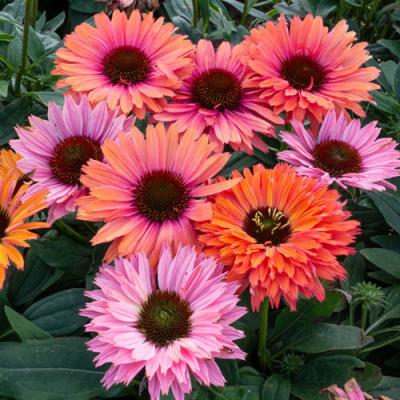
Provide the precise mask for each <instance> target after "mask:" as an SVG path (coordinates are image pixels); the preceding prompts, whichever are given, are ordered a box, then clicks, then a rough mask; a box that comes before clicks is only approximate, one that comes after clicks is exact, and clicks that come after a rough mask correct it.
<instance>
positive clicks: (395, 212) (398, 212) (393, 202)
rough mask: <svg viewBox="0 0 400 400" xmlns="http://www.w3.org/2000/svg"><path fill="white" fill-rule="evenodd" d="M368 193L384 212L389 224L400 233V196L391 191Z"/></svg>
mask: <svg viewBox="0 0 400 400" xmlns="http://www.w3.org/2000/svg"><path fill="white" fill-rule="evenodd" d="M368 195H369V197H370V198H371V199H372V201H373V202H374V203H375V205H376V207H377V208H378V210H379V211H380V212H381V213H382V215H383V217H384V218H385V221H386V222H387V224H388V225H389V226H391V227H392V228H393V229H394V230H395V231H396V232H397V233H400V202H399V200H400V197H399V196H398V195H395V194H392V193H390V192H387V193H386V192H382V193H381V192H369V193H368Z"/></svg>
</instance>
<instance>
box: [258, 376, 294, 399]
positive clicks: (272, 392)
mask: <svg viewBox="0 0 400 400" xmlns="http://www.w3.org/2000/svg"><path fill="white" fill-rule="evenodd" d="M290 391H291V381H290V379H289V378H287V377H285V376H283V375H278V374H274V375H271V376H270V377H269V378H268V379H267V380H266V382H265V384H264V386H263V388H262V392H261V400H289V397H290Z"/></svg>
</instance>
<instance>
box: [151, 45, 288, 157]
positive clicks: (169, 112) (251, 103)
mask: <svg viewBox="0 0 400 400" xmlns="http://www.w3.org/2000/svg"><path fill="white" fill-rule="evenodd" d="M194 64H195V69H194V71H193V73H192V75H191V76H190V77H188V78H187V79H186V80H185V81H184V82H183V85H182V88H181V89H179V90H178V91H177V95H176V97H175V98H174V99H172V101H171V102H169V103H168V104H167V105H166V106H165V107H164V111H163V112H162V113H159V114H156V115H155V116H154V118H155V119H157V120H159V121H174V122H176V124H177V126H178V129H179V131H180V132H184V131H185V130H187V129H188V127H191V128H194V129H195V131H196V134H197V135H201V134H202V133H203V132H206V133H207V134H208V135H209V137H210V140H211V141H212V142H215V143H217V144H218V148H219V149H220V150H221V151H222V150H223V147H224V145H225V144H229V145H230V146H231V147H232V148H234V149H235V150H243V151H246V152H248V153H252V152H253V146H255V147H258V148H261V149H263V150H266V151H267V150H268V148H267V146H266V145H265V144H264V142H263V141H262V140H261V139H260V137H259V136H257V134H256V132H258V133H261V134H262V135H265V136H275V132H274V130H275V128H274V127H273V126H272V125H271V123H273V124H282V123H283V120H282V119H281V118H280V117H278V116H277V115H274V114H273V112H272V111H271V110H270V109H269V108H268V107H267V106H266V102H265V100H261V99H260V96H259V95H260V90H257V89H254V87H253V86H254V84H253V80H252V79H251V77H250V76H249V74H248V73H247V72H246V67H245V66H244V65H243V64H242V63H241V62H240V60H239V57H238V54H237V48H232V46H231V44H230V43H228V42H223V43H222V44H221V45H220V46H219V47H218V49H217V51H215V50H214V47H213V44H212V43H211V42H210V41H208V40H200V41H199V43H198V45H197V49H196V54H195V57H194Z"/></svg>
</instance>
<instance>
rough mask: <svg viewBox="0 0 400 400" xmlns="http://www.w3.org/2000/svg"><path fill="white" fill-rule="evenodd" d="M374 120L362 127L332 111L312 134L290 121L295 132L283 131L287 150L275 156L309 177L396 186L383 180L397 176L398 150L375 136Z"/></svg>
mask: <svg viewBox="0 0 400 400" xmlns="http://www.w3.org/2000/svg"><path fill="white" fill-rule="evenodd" d="M376 124H377V121H373V122H370V123H369V124H367V125H365V126H364V127H363V128H361V123H360V121H359V120H357V119H353V120H351V121H350V122H348V121H347V120H346V117H345V115H344V113H342V114H340V116H339V117H338V118H337V117H336V113H335V111H334V110H333V111H331V112H329V113H328V115H327V116H326V117H325V120H324V121H323V124H322V126H321V127H320V129H319V132H318V133H317V136H315V135H314V134H313V133H311V132H310V131H309V130H307V129H306V128H305V127H304V125H303V124H302V123H300V122H298V121H295V120H294V121H292V126H293V128H294V133H289V132H284V133H283V135H282V139H283V141H284V142H286V143H287V144H288V146H289V150H285V151H282V152H280V153H278V157H279V158H280V159H281V160H284V161H286V162H288V163H290V164H292V165H294V166H295V167H296V171H297V173H298V174H300V175H307V176H312V177H315V178H319V179H321V180H324V181H326V182H327V183H328V184H332V183H336V184H338V185H339V186H340V187H342V188H344V189H346V188H347V187H348V186H353V187H356V188H360V189H364V190H385V189H386V188H389V189H396V187H395V186H394V185H392V184H391V183H389V182H387V181H386V180H385V179H389V178H393V177H395V176H398V175H400V170H399V168H400V152H399V151H398V150H396V146H397V143H396V142H395V141H394V140H393V139H391V138H381V139H378V136H379V132H380V129H379V128H377V127H376Z"/></svg>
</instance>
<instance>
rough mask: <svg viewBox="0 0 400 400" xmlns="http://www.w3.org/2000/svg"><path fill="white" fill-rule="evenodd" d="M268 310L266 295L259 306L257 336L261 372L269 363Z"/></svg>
mask: <svg viewBox="0 0 400 400" xmlns="http://www.w3.org/2000/svg"><path fill="white" fill-rule="evenodd" d="M268 310H269V299H268V297H266V298H265V299H264V301H263V303H262V304H261V308H260V329H259V337H258V360H259V363H260V369H261V371H263V372H265V370H266V369H267V366H268V363H269V354H268V351H267V338H268Z"/></svg>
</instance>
